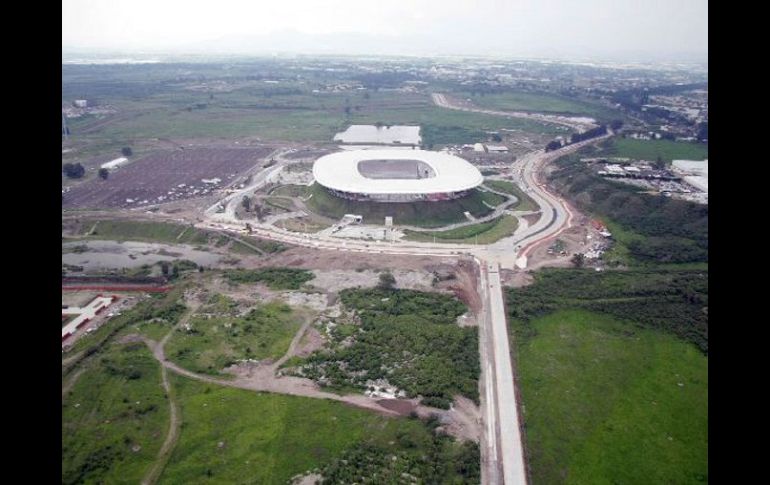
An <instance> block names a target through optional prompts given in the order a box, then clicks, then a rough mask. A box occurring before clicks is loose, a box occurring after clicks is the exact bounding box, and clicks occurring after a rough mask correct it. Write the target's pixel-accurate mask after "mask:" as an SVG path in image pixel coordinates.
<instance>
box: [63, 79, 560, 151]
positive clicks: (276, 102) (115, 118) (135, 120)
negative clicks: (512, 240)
mask: <svg viewBox="0 0 770 485" xmlns="http://www.w3.org/2000/svg"><path fill="white" fill-rule="evenodd" d="M160 89H161V91H162V92H149V93H147V95H145V96H141V97H136V96H135V97H123V96H120V95H115V97H114V98H113V99H115V100H116V102H117V103H116V104H118V107H119V108H120V109H119V113H117V114H115V115H111V118H108V119H107V122H106V123H101V122H100V123H101V124H99V125H95V124H94V120H83V121H82V122H75V124H74V125H72V126H71V132H72V135H73V137H77V138H78V139H84V138H85V139H88V140H89V141H91V142H94V143H99V144H102V145H104V146H109V147H112V146H115V145H116V144H119V143H120V140H133V139H143V138H144V139H146V138H199V137H203V138H239V137H245V136H256V137H259V138H260V139H264V140H284V141H316V142H323V141H331V140H332V137H333V136H334V134H335V133H336V132H338V131H341V130H343V129H344V128H345V127H346V126H348V125H350V124H369V123H371V124H373V123H377V122H381V123H384V124H390V125H393V124H419V125H422V126H425V127H426V136H424V137H423V142H424V143H425V144H426V145H428V144H447V143H470V142H473V141H478V137H479V136H483V134H484V131H488V130H497V129H500V128H509V129H519V130H522V131H525V132H531V133H544V134H549V135H554V134H558V133H562V132H563V131H562V130H560V129H559V128H558V127H555V126H553V125H548V124H542V123H538V122H534V121H530V120H517V119H502V118H500V117H495V116H490V115H483V114H478V113H460V112H457V111H453V110H447V109H443V108H439V107H437V106H435V105H434V104H433V103H432V101H431V99H430V97H429V96H428V95H427V94H404V93H393V92H368V95H369V96H368V98H367V97H365V95H364V93H360V92H350V93H310V92H309V91H306V90H305V91H303V90H299V91H298V92H296V93H294V94H281V95H270V96H269V97H266V96H265V94H264V93H263V92H260V91H257V90H254V89H236V90H233V91H232V92H228V93H217V94H216V95H215V97H214V99H209V97H208V96H207V95H204V94H203V93H191V92H189V91H179V90H175V89H173V88H169V87H168V86H164V87H161V88H160ZM163 91H165V92H163ZM346 107H350V113H349V114H348V113H346V112H345V108H346Z"/></svg>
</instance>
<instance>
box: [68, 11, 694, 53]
mask: <svg viewBox="0 0 770 485" xmlns="http://www.w3.org/2000/svg"><path fill="white" fill-rule="evenodd" d="M62 47H63V48H64V49H72V48H88V49H101V50H122V51H137V50H144V51H147V50H153V51H164V50H168V51H176V52H187V53H208V52H216V51H219V52H221V53H225V51H232V52H235V53H248V52H253V53H255V54H258V53H266V52H286V51H294V52H298V51H299V52H300V53H301V52H303V51H304V52H307V53H314V52H319V51H324V50H327V51H343V50H345V51H347V52H338V53H342V54H344V53H353V54H361V53H367V52H368V51H372V52H371V53H377V54H383V53H387V54H405V55H424V54H431V53H433V54H479V55H510V56H516V55H520V56H537V57H563V56H576V55H580V54H581V53H582V54H585V56H586V57H592V56H597V57H605V58H614V59H622V58H624V57H631V58H633V57H646V58H651V59H666V58H677V59H684V58H693V59H694V60H705V58H706V56H707V53H708V2H707V0H644V1H633V0H384V1H382V0H377V1H373V0H273V1H264V0H251V1H249V0H215V1H212V0H206V1H200V0H63V1H62ZM628 60H635V59H628Z"/></svg>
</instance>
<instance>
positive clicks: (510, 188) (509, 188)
mask: <svg viewBox="0 0 770 485" xmlns="http://www.w3.org/2000/svg"><path fill="white" fill-rule="evenodd" d="M484 185H487V186H488V187H490V188H493V189H495V190H497V191H500V192H505V193H507V194H511V195H513V196H515V197H516V198H517V199H519V202H518V203H517V204H516V205H514V206H512V207H511V209H514V210H518V211H536V210H538V209H539V208H540V207H539V206H538V205H537V203H536V202H535V201H534V200H532V197H530V196H529V195H527V194H526V193H525V192H524V191H523V190H521V189H520V188H519V186H518V185H516V184H514V183H513V182H508V181H506V180H485V181H484Z"/></svg>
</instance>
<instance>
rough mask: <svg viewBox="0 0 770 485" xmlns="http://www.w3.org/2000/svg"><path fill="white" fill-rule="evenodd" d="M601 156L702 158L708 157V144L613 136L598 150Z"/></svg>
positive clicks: (646, 158)
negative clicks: (613, 137)
mask: <svg viewBox="0 0 770 485" xmlns="http://www.w3.org/2000/svg"><path fill="white" fill-rule="evenodd" d="M600 155H603V156H608V157H609V156H612V157H628V158H633V159H638V160H651V161H654V160H657V158H658V157H660V158H662V159H663V160H664V161H666V162H671V160H704V159H706V158H708V145H706V144H703V143H691V142H683V141H671V140H635V139H633V138H615V139H613V140H612V141H610V142H609V143H607V145H606V147H605V148H604V149H603V150H602V151H601V152H600Z"/></svg>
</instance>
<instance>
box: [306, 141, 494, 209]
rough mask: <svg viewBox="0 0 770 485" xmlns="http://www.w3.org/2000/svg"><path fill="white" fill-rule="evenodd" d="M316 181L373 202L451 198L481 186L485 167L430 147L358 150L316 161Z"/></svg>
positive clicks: (340, 194) (334, 191) (342, 194)
mask: <svg viewBox="0 0 770 485" xmlns="http://www.w3.org/2000/svg"><path fill="white" fill-rule="evenodd" d="M313 177H314V178H315V180H316V182H317V183H318V184H319V185H321V186H323V187H325V188H326V189H328V190H329V191H330V192H331V193H332V194H334V195H336V196H337V197H341V198H343V199H348V200H355V201H373V202H416V201H439V200H452V199H457V198H460V197H464V196H466V195H468V193H469V191H471V190H473V189H474V188H476V187H478V186H479V185H481V183H482V182H483V180H484V178H483V176H482V175H481V172H479V170H478V169H477V168H476V167H474V166H473V165H471V164H470V163H468V162H467V161H465V160H463V159H462V158H460V157H456V156H454V155H449V154H446V153H440V152H430V151H425V150H392V149H391V150H354V151H343V152H338V153H332V154H331V155H325V156H323V157H321V158H319V159H318V160H316V162H315V164H314V165H313Z"/></svg>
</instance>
